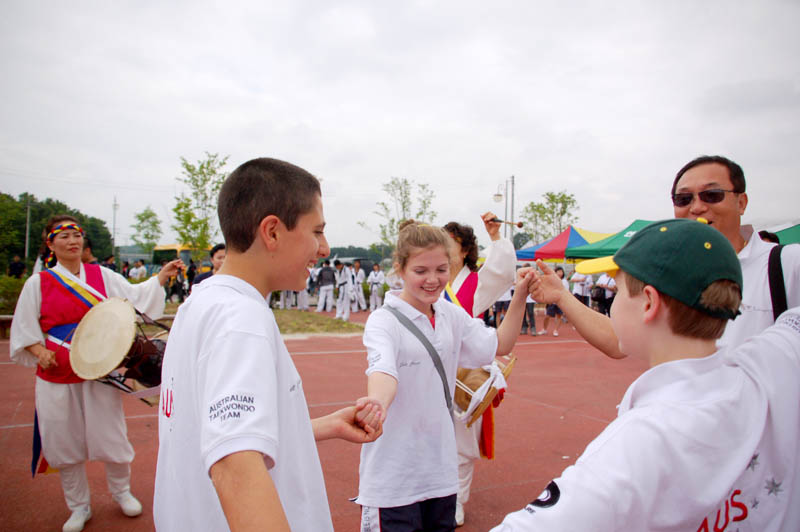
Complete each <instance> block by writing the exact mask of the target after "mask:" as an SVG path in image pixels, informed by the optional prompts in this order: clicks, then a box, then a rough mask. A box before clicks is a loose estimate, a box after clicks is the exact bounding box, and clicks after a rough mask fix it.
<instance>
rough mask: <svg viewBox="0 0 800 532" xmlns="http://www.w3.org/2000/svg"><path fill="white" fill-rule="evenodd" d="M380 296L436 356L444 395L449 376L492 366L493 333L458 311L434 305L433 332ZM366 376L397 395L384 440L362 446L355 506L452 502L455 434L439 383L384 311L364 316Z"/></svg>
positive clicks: (394, 295) (409, 310) (422, 352)
mask: <svg viewBox="0 0 800 532" xmlns="http://www.w3.org/2000/svg"><path fill="white" fill-rule="evenodd" d="M398 295H399V292H397V291H393V292H389V293H388V294H386V301H385V303H384V306H386V305H390V306H392V307H395V308H397V309H398V310H400V312H402V313H403V314H405V315H406V316H407V317H408V318H409V319H410V320H411V321H412V322H413V323H414V325H416V326H417V327H418V328H419V329H420V330H421V331H422V333H423V334H425V336H426V337H427V338H428V340H429V341H430V342H431V344H433V347H434V348H435V349H436V351H437V352H438V354H439V357H440V358H441V360H442V365H443V366H444V370H445V374H446V375H447V383H448V385H449V389H450V396H451V397H452V396H453V394H454V393H455V383H456V370H457V369H458V368H459V367H466V368H475V367H481V366H484V365H488V364H491V362H492V360H494V356H495V353H496V352H497V333H496V331H495V329H492V328H488V327H486V326H485V325H484V323H483V321H482V320H480V319H475V318H470V316H469V314H467V313H466V312H464V309H462V308H460V307H458V306H456V305H454V304H452V303H450V302H449V301H445V300H444V299H439V300H438V301H437V302H436V303H434V304H433V309H434V314H435V321H436V328H435V329H434V328H433V327H432V326H431V323H430V321H429V320H428V317H427V316H425V315H424V314H422V313H421V312H419V311H418V310H416V309H415V308H413V307H412V306H411V305H409V304H408V303H406V302H405V301H403V300H402V299H400V298H399V297H398ZM364 345H365V346H366V348H367V361H368V364H369V367H368V368H367V371H366V373H367V375H370V374H371V373H373V372H375V371H380V372H382V373H386V374H388V375H391V376H393V377H395V378H396V379H397V394H396V395H395V398H394V400H393V401H392V404H391V405H390V406H389V409H388V411H387V413H386V414H387V415H386V421H385V422H384V424H383V435H382V436H381V437H380V438H378V439H377V440H376V441H374V442H372V443H365V444H364V445H362V446H361V464H360V465H359V488H358V498H357V500H356V502H357V503H358V504H361V505H363V506H372V507H378V508H389V507H394V506H405V505H407V504H411V503H413V502H417V501H421V500H426V499H431V498H435V497H445V496H448V495H453V494H454V493H456V491H457V490H458V465H457V460H456V456H457V452H456V440H455V431H454V428H453V421H452V419H451V418H450V413H449V412H448V410H447V405H446V402H445V397H444V390H443V388H442V380H441V378H440V377H439V373H438V372H437V371H436V368H435V367H434V365H433V362H432V361H431V357H430V355H429V354H428V351H427V350H426V349H425V347H424V346H423V345H422V342H420V341H419V339H418V338H417V337H416V336H414V335H413V334H412V333H411V332H409V331H408V329H406V328H405V327H404V326H403V325H402V324H401V323H400V322H399V321H398V320H397V318H396V317H395V316H394V315H393V314H391V313H390V312H389V311H388V310H385V309H381V310H377V311H375V312H373V313H372V314H370V317H369V319H368V320H367V324H366V328H365V329H364Z"/></svg>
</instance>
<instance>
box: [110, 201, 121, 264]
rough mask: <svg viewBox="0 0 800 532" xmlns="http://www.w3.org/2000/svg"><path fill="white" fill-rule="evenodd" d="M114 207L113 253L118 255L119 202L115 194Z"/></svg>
mask: <svg viewBox="0 0 800 532" xmlns="http://www.w3.org/2000/svg"><path fill="white" fill-rule="evenodd" d="M112 207H113V211H114V214H113V221H112V229H111V254H112V255H114V256H115V257H116V255H117V209H118V208H119V203H117V196H116V194H115V195H114V203H113V204H112Z"/></svg>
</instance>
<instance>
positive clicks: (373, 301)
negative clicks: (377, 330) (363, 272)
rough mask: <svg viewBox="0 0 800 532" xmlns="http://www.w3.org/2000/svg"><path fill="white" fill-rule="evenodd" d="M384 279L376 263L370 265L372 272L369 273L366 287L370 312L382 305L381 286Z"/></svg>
mask: <svg viewBox="0 0 800 532" xmlns="http://www.w3.org/2000/svg"><path fill="white" fill-rule="evenodd" d="M385 282H386V278H385V277H384V275H383V271H381V267H380V265H379V264H378V263H377V262H376V263H375V264H373V265H372V271H371V272H369V277H367V285H369V311H370V312H372V311H373V310H375V309H376V308H380V306H381V305H382V304H383V301H382V300H383V284H384V283H385Z"/></svg>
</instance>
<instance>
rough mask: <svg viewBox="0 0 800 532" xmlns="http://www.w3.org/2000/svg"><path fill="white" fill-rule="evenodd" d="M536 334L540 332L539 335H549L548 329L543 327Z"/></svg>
mask: <svg viewBox="0 0 800 532" xmlns="http://www.w3.org/2000/svg"><path fill="white" fill-rule="evenodd" d="M536 334H538V335H539V336H547V329H542V330H541V331H539V332H538V333H536Z"/></svg>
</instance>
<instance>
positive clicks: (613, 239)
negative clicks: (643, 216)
mask: <svg viewBox="0 0 800 532" xmlns="http://www.w3.org/2000/svg"><path fill="white" fill-rule="evenodd" d="M651 223H653V222H651V221H648V220H635V221H634V222H633V223H632V224H630V225H629V226H628V227H626V228H625V229H623V230H622V231H620V232H619V233H616V234H613V235H611V236H610V237H608V238H604V239H603V240H599V241H597V242H595V243H594V244H587V245H585V246H577V247H574V248H568V249H567V250H566V253H565V256H566V258H568V259H596V258H598V257H607V256H609V255H613V254H614V253H616V252H617V250H618V249H619V248H621V247H622V246H623V245H625V243H626V242H627V241H628V240H630V238H631V237H632V236H633V235H635V234H636V231H638V230H639V229H641V228H643V227H644V226H646V225H649V224H651Z"/></svg>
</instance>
